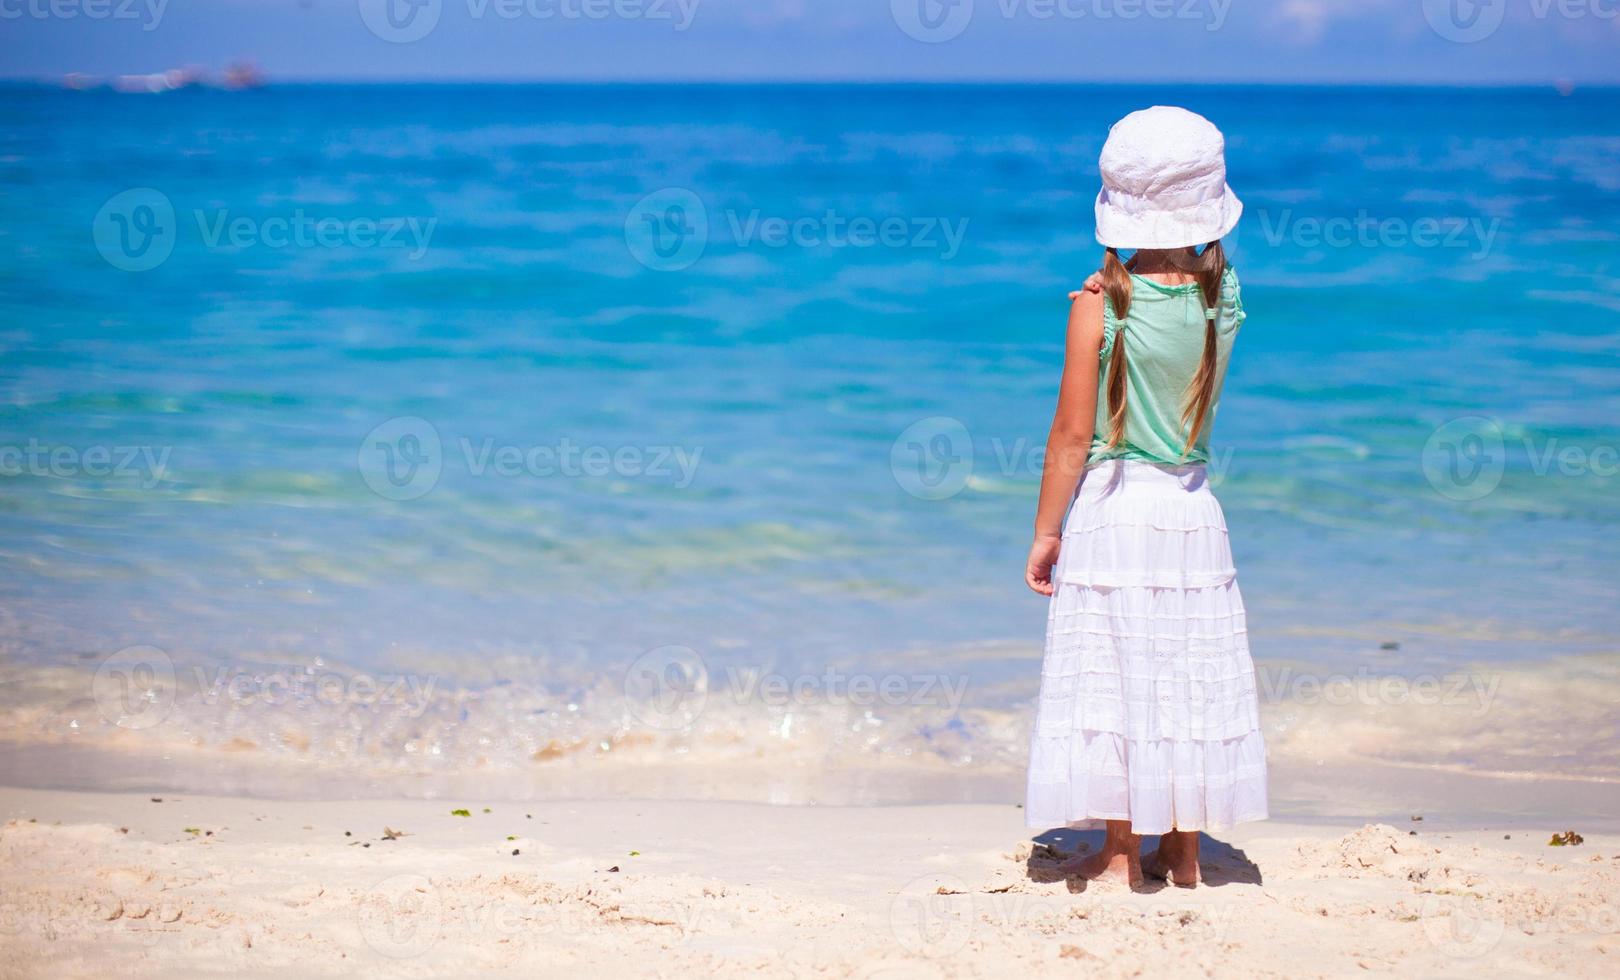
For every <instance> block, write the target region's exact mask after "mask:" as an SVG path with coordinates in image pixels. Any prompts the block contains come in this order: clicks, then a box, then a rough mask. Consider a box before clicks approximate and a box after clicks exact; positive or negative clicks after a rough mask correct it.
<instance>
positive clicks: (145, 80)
mask: <svg viewBox="0 0 1620 980" xmlns="http://www.w3.org/2000/svg"><path fill="white" fill-rule="evenodd" d="M198 85H217V86H218V87H219V88H223V89H229V90H232V91H235V90H238V89H249V88H260V87H262V86H263V85H264V73H263V72H261V71H259V69H258V66H257V65H254V64H253V63H252V62H240V63H237V64H233V65H228V66H226V68H225V70H224V71H223V72H221V73H220V77H219V79H218V81H217V82H216V81H214V80H212V79H210V78H209V77H208V73H207V72H206V71H204V70H203V69H202V68H199V67H197V66H195V65H187V66H186V67H184V68H170V69H169V70H167V71H158V72H151V73H148V74H136V75H114V76H112V77H111V78H106V79H103V78H98V77H96V76H94V75H88V74H86V73H84V72H82V71H74V72H68V73H67V74H66V75H63V76H62V87H63V88H67V89H71V90H72V91H75V92H87V91H90V90H92V89H99V88H102V87H106V88H110V89H112V90H113V91H115V92H123V93H127V94H131V95H155V94H157V93H159V92H174V91H178V90H179V89H185V88H193V87H195V86H198Z"/></svg>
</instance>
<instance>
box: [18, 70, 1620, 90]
mask: <svg viewBox="0 0 1620 980" xmlns="http://www.w3.org/2000/svg"><path fill="white" fill-rule="evenodd" d="M219 71H222V69H221V70H215V71H214V72H213V73H218V72H219ZM73 74H82V75H86V76H88V77H91V78H120V77H134V76H139V75H143V74H158V72H153V73H147V72H106V73H94V72H62V73H60V74H57V75H49V76H38V75H0V85H37V86H42V87H48V88H60V87H62V83H63V79H65V78H67V77H68V76H69V75H73ZM300 85H302V86H338V85H346V86H375V87H383V86H390V85H414V86H444V87H450V86H489V87H498V86H508V87H511V86H529V85H570V86H580V87H586V86H597V87H608V86H640V87H653V86H669V87H677V88H680V87H692V88H696V87H709V88H743V87H747V86H777V87H806V88H809V87H832V86H840V85H842V86H861V87H870V88H876V87H902V86H913V87H939V88H946V87H952V88H970V87H984V88H989V87H996V86H1002V87H1009V88H1010V87H1023V88H1043V87H1046V88H1057V87H1073V86H1093V87H1099V88H1156V87H1170V86H1182V87H1187V88H1203V89H1209V88H1319V89H1338V88H1344V89H1445V90H1456V89H1474V90H1481V91H1492V90H1514V89H1518V90H1522V89H1553V90H1555V91H1562V90H1563V89H1565V88H1566V87H1567V88H1569V89H1571V90H1572V91H1579V90H1581V89H1616V88H1620V80H1613V81H1593V82H1581V81H1578V80H1575V79H1570V78H1544V79H1536V80H1528V79H1526V80H1502V81H1415V80H1414V81H1400V80H1378V79H1353V80H1343V79H1337V80H1330V79H1287V80H1283V79H1220V80H1213V81H1204V80H1188V79H1178V78H1156V79H1148V80H1143V81H1130V82H1125V81H1119V80H1118V79H1088V78H1057V79H1054V78H972V79H945V78H853V77H852V78H574V77H569V78H536V77H511V78H484V77H471V78H457V77H422V76H398V77H342V76H294V77H286V78H280V79H277V78H275V77H274V76H267V77H266V81H265V86H266V87H291V86H300Z"/></svg>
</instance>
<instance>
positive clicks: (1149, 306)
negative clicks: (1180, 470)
mask: <svg viewBox="0 0 1620 980" xmlns="http://www.w3.org/2000/svg"><path fill="white" fill-rule="evenodd" d="M1204 313H1205V310H1204V294H1203V292H1202V291H1201V290H1199V288H1198V284H1197V283H1187V284H1185V285H1179V286H1167V285H1165V284H1164V283H1161V282H1154V281H1153V280H1152V279H1148V278H1146V277H1144V276H1138V275H1132V276H1131V309H1130V315H1129V316H1127V317H1126V318H1125V320H1123V321H1121V320H1120V319H1119V318H1118V317H1117V316H1115V315H1114V304H1113V303H1112V302H1111V301H1109V302H1105V303H1104V306H1103V346H1102V372H1101V377H1100V379H1099V381H1098V387H1097V428H1096V434H1095V435H1094V436H1093V437H1092V440H1091V455H1090V457H1089V458H1088V462H1090V463H1098V462H1101V461H1103V460H1108V459H1135V460H1142V461H1144V462H1148V463H1162V464H1166V465H1170V466H1179V465H1184V464H1188V463H1207V462H1209V430H1210V429H1211V428H1212V427H1213V425H1214V421H1215V410H1216V408H1218V407H1219V404H1220V398H1221V385H1222V383H1223V382H1224V381H1225V380H1226V365H1227V363H1228V362H1229V361H1230V359H1231V356H1232V341H1233V340H1234V339H1236V337H1237V332H1238V327H1240V326H1242V325H1243V320H1244V317H1245V316H1246V315H1247V314H1245V313H1244V312H1243V295H1242V293H1241V291H1240V290H1239V288H1238V279H1237V273H1235V272H1233V271H1232V269H1231V267H1230V266H1228V267H1227V270H1226V276H1225V278H1224V279H1223V280H1222V283H1221V302H1220V307H1219V309H1218V310H1217V315H1216V317H1215V337H1216V348H1215V353H1216V363H1217V367H1218V370H1217V372H1216V375H1215V397H1214V399H1212V400H1211V401H1210V406H1209V419H1208V421H1207V422H1206V424H1205V425H1204V431H1203V433H1202V434H1201V435H1199V437H1198V444H1197V445H1195V446H1193V447H1192V451H1191V452H1189V453H1187V454H1186V455H1185V456H1184V455H1182V449H1183V448H1184V447H1185V446H1186V445H1187V431H1188V429H1187V426H1185V425H1183V424H1182V421H1181V408H1182V405H1183V404H1184V403H1185V400H1186V396H1187V386H1188V385H1189V384H1190V383H1191V382H1192V378H1193V375H1194V374H1196V373H1197V372H1198V365H1199V363H1200V362H1201V361H1202V360H1203V358H1204ZM1115 344H1124V345H1125V438H1124V439H1123V440H1122V441H1121V442H1120V444H1119V445H1117V446H1115V447H1114V448H1113V449H1109V448H1108V432H1109V429H1108V381H1109V377H1108V366H1109V365H1108V362H1109V358H1110V357H1111V356H1112V355H1113V352H1114V345H1115Z"/></svg>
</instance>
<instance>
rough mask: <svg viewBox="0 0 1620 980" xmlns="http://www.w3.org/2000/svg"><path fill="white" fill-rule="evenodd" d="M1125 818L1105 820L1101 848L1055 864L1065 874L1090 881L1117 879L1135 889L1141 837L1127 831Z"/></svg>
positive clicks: (1138, 878)
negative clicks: (1104, 831)
mask: <svg viewBox="0 0 1620 980" xmlns="http://www.w3.org/2000/svg"><path fill="white" fill-rule="evenodd" d="M1130 827H1131V825H1130V824H1129V823H1128V822H1125V821H1116V820H1110V821H1108V838H1107V840H1105V841H1104V842H1103V846H1102V850H1100V851H1098V852H1097V853H1096V854H1090V855H1087V856H1085V857H1079V856H1075V857H1072V858H1070V859H1069V860H1067V861H1065V862H1063V863H1062V864H1061V865H1059V869H1060V870H1061V871H1062V872H1063V873H1064V874H1066V875H1075V876H1077V877H1080V878H1085V879H1088V880H1091V881H1117V882H1120V883H1121V884H1125V885H1129V886H1130V887H1132V888H1135V887H1137V886H1139V885H1141V884H1142V838H1140V837H1138V836H1136V835H1135V834H1133V833H1131V830H1130Z"/></svg>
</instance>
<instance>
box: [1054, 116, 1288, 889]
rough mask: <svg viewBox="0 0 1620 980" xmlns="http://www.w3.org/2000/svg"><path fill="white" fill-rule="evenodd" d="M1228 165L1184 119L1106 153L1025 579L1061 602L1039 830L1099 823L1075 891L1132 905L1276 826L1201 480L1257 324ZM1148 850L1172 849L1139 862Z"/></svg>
mask: <svg viewBox="0 0 1620 980" xmlns="http://www.w3.org/2000/svg"><path fill="white" fill-rule="evenodd" d="M1225 151H1226V143H1225V139H1224V137H1222V135H1221V133H1220V130H1218V129H1216V128H1215V127H1214V125H1212V124H1211V123H1210V122H1209V121H1208V120H1207V119H1204V118H1203V117H1202V116H1199V115H1196V114H1194V113H1191V112H1188V111H1187V110H1185V109H1176V108H1168V107H1163V106H1160V107H1156V108H1152V109H1146V110H1143V111H1141V112H1135V113H1132V114H1131V115H1129V116H1126V117H1125V118H1124V119H1123V120H1121V121H1120V122H1119V123H1117V124H1116V125H1115V126H1114V128H1113V130H1112V131H1111V132H1110V134H1109V137H1108V142H1107V145H1106V146H1104V147H1103V152H1102V160H1101V170H1102V178H1103V189H1102V193H1101V195H1099V196H1098V198H1097V240H1098V241H1100V242H1101V243H1102V244H1103V245H1104V246H1105V247H1106V248H1107V250H1108V251H1107V254H1106V256H1105V258H1104V266H1103V270H1102V273H1101V275H1100V280H1099V279H1098V278H1097V277H1093V279H1092V281H1090V282H1088V283H1087V288H1086V289H1085V290H1083V291H1082V292H1079V293H1075V294H1073V299H1074V303H1073V306H1072V308H1071V309H1070V312H1069V332H1068V352H1067V355H1066V359H1065V363H1064V368H1063V381H1062V387H1061V389H1060V392H1059V395H1058V405H1057V417H1056V418H1055V419H1054V420H1053V423H1052V432H1051V436H1050V438H1049V439H1048V441H1047V455H1046V466H1045V473H1044V475H1043V478H1042V481H1041V499H1040V506H1039V509H1038V511H1037V513H1036V516H1035V543H1034V544H1033V545H1032V546H1031V547H1030V550H1029V567H1028V569H1027V571H1026V573H1025V577H1026V580H1027V582H1028V584H1029V587H1030V588H1031V589H1034V590H1035V591H1036V592H1038V593H1040V594H1041V595H1045V596H1050V597H1051V605H1050V610H1049V614H1048V622H1047V632H1046V657H1045V661H1044V662H1043V664H1042V667H1041V694H1040V702H1039V706H1038V709H1037V713H1036V722H1035V730H1034V733H1033V736H1032V738H1031V745H1030V762H1029V791H1028V801H1027V804H1026V806H1025V810H1024V812H1025V816H1026V819H1027V820H1028V821H1029V825H1030V826H1031V827H1037V828H1046V827H1052V826H1060V825H1064V824H1069V825H1072V826H1077V827H1079V826H1095V822H1096V821H1098V820H1102V821H1106V822H1107V837H1106V840H1105V843H1104V844H1103V848H1102V850H1101V851H1100V852H1099V853H1097V854H1094V855H1091V856H1089V857H1086V858H1085V859H1083V860H1082V859H1078V858H1077V859H1074V860H1072V861H1070V862H1068V864H1066V865H1065V870H1067V871H1070V872H1075V873H1078V874H1080V875H1083V876H1085V877H1102V876H1107V877H1110V878H1119V879H1123V880H1125V881H1127V882H1128V883H1129V884H1131V885H1136V884H1139V883H1140V882H1141V881H1142V876H1143V874H1144V873H1146V874H1149V875H1152V876H1154V877H1156V878H1162V879H1166V880H1168V881H1170V882H1172V883H1174V884H1177V885H1182V886H1186V887H1191V886H1193V885H1194V884H1196V883H1197V881H1198V840H1199V838H1198V833H1199V831H1201V830H1216V829H1219V828H1222V827H1227V826H1230V825H1231V824H1233V823H1236V822H1238V821H1242V820H1260V819H1264V818H1265V816H1266V762H1265V745H1264V743H1263V741H1262V739H1261V734H1260V724H1259V716H1258V708H1257V699H1256V695H1255V683H1254V665H1253V663H1252V661H1251V660H1250V659H1249V647H1248V641H1247V638H1246V635H1245V627H1244V618H1243V600H1242V597H1241V596H1240V595H1239V593H1238V587H1237V581H1236V573H1235V571H1234V570H1233V567H1232V553H1231V549H1230V548H1229V547H1228V545H1227V538H1226V520H1225V517H1224V516H1223V514H1222V512H1221V505H1220V504H1219V503H1218V502H1217V501H1216V500H1215V497H1214V495H1213V494H1212V493H1210V489H1209V484H1208V477H1207V474H1206V472H1205V466H1206V464H1207V463H1208V461H1209V430H1210V426H1211V424H1212V423H1213V421H1214V418H1215V410H1216V406H1217V405H1218V404H1219V402H1220V397H1221V383H1222V381H1223V379H1224V378H1225V375H1226V365H1227V360H1228V357H1229V355H1230V354H1231V351H1232V341H1233V339H1234V338H1235V337H1236V336H1237V332H1238V327H1239V326H1240V325H1241V324H1242V323H1243V318H1244V313H1243V302H1242V298H1241V296H1240V294H1239V291H1238V281H1237V276H1236V275H1235V274H1234V273H1233V272H1232V270H1231V269H1230V268H1228V267H1227V265H1226V258H1225V252H1224V250H1223V249H1222V247H1221V241H1220V240H1221V238H1222V237H1224V236H1225V235H1226V234H1227V233H1228V232H1230V231H1231V230H1232V229H1233V228H1234V227H1235V226H1236V225H1237V221H1238V216H1239V215H1240V214H1241V213H1242V210H1243V206H1242V204H1241V203H1240V202H1239V201H1238V199H1237V196H1236V195H1234V194H1233V193H1232V189H1231V188H1230V187H1228V186H1227V184H1226V161H1225ZM1120 249H1128V250H1134V252H1135V255H1134V256H1133V257H1132V258H1131V260H1130V261H1129V262H1124V263H1122V262H1121V261H1120V258H1119V250H1120ZM1077 486H1078V490H1077ZM1071 501H1072V502H1073V503H1072V507H1071ZM1065 512H1067V519H1066V520H1065ZM1142 834H1161V835H1163V836H1162V837H1160V840H1159V847H1158V849H1157V850H1156V851H1155V852H1154V853H1152V854H1150V855H1148V856H1147V857H1146V858H1142V857H1141V856H1140V854H1139V848H1140V838H1139V836H1138V835H1142Z"/></svg>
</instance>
